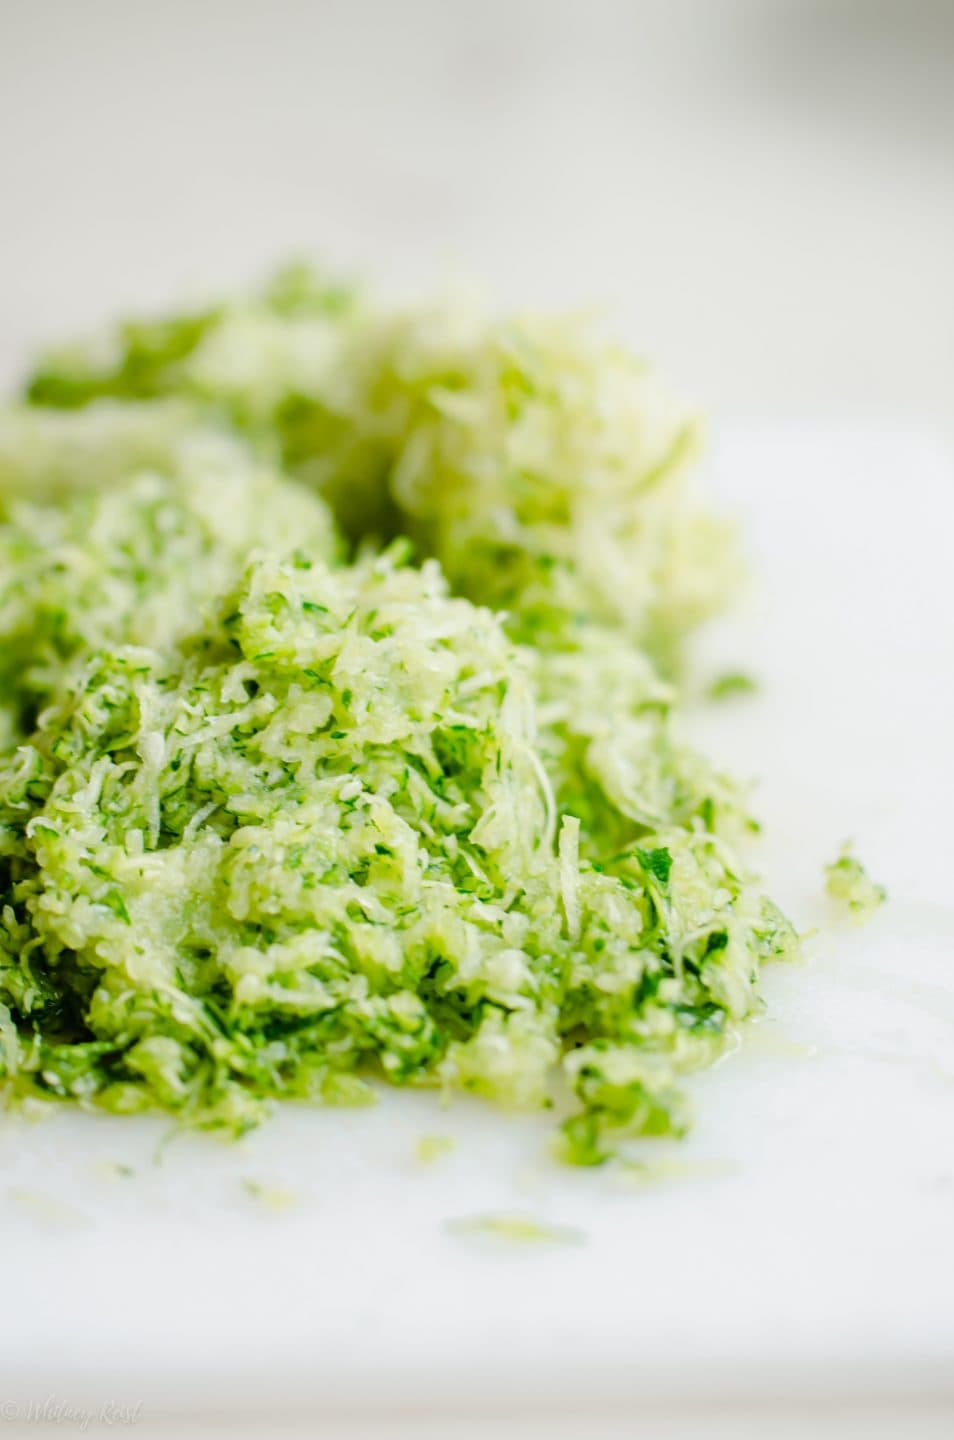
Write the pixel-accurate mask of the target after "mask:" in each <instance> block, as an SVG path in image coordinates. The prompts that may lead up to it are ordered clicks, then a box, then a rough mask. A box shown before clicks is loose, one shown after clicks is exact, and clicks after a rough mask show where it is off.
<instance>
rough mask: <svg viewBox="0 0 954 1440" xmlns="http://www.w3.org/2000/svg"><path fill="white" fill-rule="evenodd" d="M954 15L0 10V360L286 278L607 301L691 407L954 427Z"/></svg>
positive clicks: (787, 3) (777, 8) (603, 2)
mask: <svg viewBox="0 0 954 1440" xmlns="http://www.w3.org/2000/svg"><path fill="white" fill-rule="evenodd" d="M952 155H954V5H952V4H950V3H947V0H893V3H892V0H638V3H629V4H626V3H615V0H586V3H581V0H577V3H567V0H458V3H452V0H406V3H399V0H398V3H387V0H324V3H322V0H312V3H307V0H271V3H253V0H231V3H229V0H164V3H163V4H161V5H153V4H146V3H135V0H0V206H2V225H0V256H2V264H0V314H2V317H3V326H2V337H0V364H2V366H3V370H4V373H5V375H6V376H8V377H9V376H11V375H13V374H15V373H16V372H17V370H18V369H20V368H22V366H23V364H24V360H25V357H26V355H27V353H28V352H29V351H30V350H32V349H33V348H34V347H35V345H36V344H37V342H39V341H41V340H43V339H44V338H46V337H49V336H61V335H62V334H63V333H64V332H69V331H71V330H73V329H75V328H76V327H77V326H79V327H85V326H89V325H91V324H93V323H95V322H96V321H97V320H98V319H100V318H101V317H102V315H103V313H104V312H112V311H114V310H116V309H118V308H122V307H136V306H140V305H143V304H145V305H152V304H159V303H163V302H165V301H167V300H169V299H171V298H174V297H176V296H177V295H180V294H181V292H182V290H183V287H185V288H186V289H187V290H191V291H205V290H207V289H209V288H212V287H215V286H217V285H219V284H221V283H232V282H233V281H239V280H243V279H245V278H248V277H249V276H253V275H255V274H256V273H257V272H259V271H260V270H261V269H262V268H264V267H267V266H268V265H269V264H270V263H271V262H272V261H274V260H275V258H276V257H281V256H283V255H285V254H286V253H287V252H289V251H305V252H313V253H317V254H320V255H322V256H325V257H327V258H328V260H330V261H331V262H332V263H333V264H336V265H341V266H342V267H343V268H345V269H350V270H357V271H358V272H359V273H361V272H365V271H367V272H369V273H370V274H371V275H372V276H373V277H374V278H375V279H377V280H379V281H380V283H381V284H382V285H383V286H385V287H394V286H396V287H402V288H403V287H408V286H413V287H419V286H426V285H430V284H433V280H434V274H435V271H437V272H446V271H451V272H453V273H456V272H463V273H464V274H465V275H466V276H468V277H475V278H476V279H477V280H478V281H479V282H481V283H482V284H484V285H486V288H487V289H488V291H489V293H490V294H491V295H492V296H494V297H496V298H498V299H501V300H503V301H508V300H512V299H516V300H518V301H520V302H522V303H533V302H546V303H555V304H566V303H571V304H572V303H577V302H580V301H584V302H589V301H596V302H598V303H606V304H607V305H608V306H609V307H610V308H611V310H612V311H613V312H614V314H615V315H616V317H617V320H618V324H619V326H620V327H621V328H622V329H623V331H624V332H625V334H626V336H627V338H628V339H630V340H631V341H632V342H633V343H634V344H636V345H637V346H638V347H639V348H640V349H642V350H644V351H645V352H647V353H649V354H651V355H652V356H653V357H655V358H656V359H657V360H658V361H659V363H660V364H661V366H662V367H663V368H664V369H665V370H666V371H667V372H668V373H669V374H670V375H672V376H673V377H674V378H675V380H676V381H677V382H678V383H679V384H680V385H681V386H682V387H683V388H684V389H686V390H688V392H689V393H690V394H691V395H692V396H693V397H694V398H695V399H696V400H697V401H698V402H699V403H700V404H702V405H703V406H704V407H706V408H708V409H713V410H715V411H716V412H717V413H723V414H728V415H732V416H738V415H753V414H756V415H766V414H768V415H785V416H806V415H811V416H819V415H827V416H831V415H834V416H839V417H848V418H865V417H872V416H879V417H883V416H885V415H887V416H890V417H893V418H898V419H905V420H910V419H914V420H919V419H922V418H925V417H929V418H930V417H933V418H938V419H941V418H945V417H946V416H947V415H948V412H949V407H950V397H951V393H952V381H954V285H952V283H951V268H952V266H951V257H952V256H954V165H952Z"/></svg>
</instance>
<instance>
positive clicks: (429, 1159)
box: [414, 1135, 457, 1165]
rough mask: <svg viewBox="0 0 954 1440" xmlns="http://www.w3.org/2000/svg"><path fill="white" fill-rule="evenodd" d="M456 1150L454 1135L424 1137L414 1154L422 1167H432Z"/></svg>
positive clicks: (416, 1146) (418, 1143)
mask: <svg viewBox="0 0 954 1440" xmlns="http://www.w3.org/2000/svg"><path fill="white" fill-rule="evenodd" d="M456 1148H457V1141H456V1140H455V1139H454V1137H453V1135H422V1136H421V1138H420V1139H419V1140H418V1142H417V1144H416V1145H415V1147H414V1154H415V1156H416V1157H417V1159H418V1160H420V1162H421V1164H422V1165H432V1164H433V1163H434V1161H435V1160H440V1159H441V1158H442V1157H443V1156H444V1155H449V1154H450V1153H451V1151H452V1150H455V1149H456Z"/></svg>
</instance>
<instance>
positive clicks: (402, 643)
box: [0, 268, 796, 1165]
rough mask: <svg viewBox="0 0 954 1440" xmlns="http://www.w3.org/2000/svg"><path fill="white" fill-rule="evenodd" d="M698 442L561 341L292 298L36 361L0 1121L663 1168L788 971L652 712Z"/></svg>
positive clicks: (5, 543) (5, 533) (547, 325)
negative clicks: (359, 1141) (363, 1121)
mask: <svg viewBox="0 0 954 1440" xmlns="http://www.w3.org/2000/svg"><path fill="white" fill-rule="evenodd" d="M695 430H696V427H695V423H694V421H693V419H692V418H691V417H690V416H687V415H686V414H685V413H684V412H683V411H682V409H681V408H680V407H679V406H678V405H676V404H674V402H673V401H672V400H671V399H670V398H669V397H668V396H667V395H666V393H665V392H664V391H663V390H662V389H661V388H660V387H659V385H658V384H657V382H656V381H655V380H654V379H653V377H652V376H651V374H650V373H649V372H648V371H647V369H646V367H645V366H644V365H643V364H642V363H640V362H638V361H636V360H634V359H632V358H631V357H630V356H628V355H627V354H626V353H625V352H623V351H621V350H620V349H619V348H618V347H617V346H615V345H612V344H610V343H608V342H607V341H606V340H605V339H603V338H602V337H601V336H600V335H598V334H596V333H594V331H593V330H592V329H590V328H588V327H587V326H586V325H582V324H581V323H580V322H577V321H569V320H552V319H543V320H515V319H508V320H502V321H494V322H490V321H487V320H486V319H484V318H482V317H480V316H475V315H473V314H470V313H461V312H460V311H459V310H457V309H455V308H453V307H448V306H446V305H445V306H441V305H429V306H422V307H418V308H414V309H411V310H407V311H394V310H390V309H388V308H386V307H381V306H378V305H375V304H374V303H372V302H371V301H370V300H368V299H367V298H366V297H364V296H363V295H360V294H357V293H352V292H351V291H349V290H348V289H347V288H346V287H342V286H341V285H340V284H338V283H337V282H334V281H331V282H329V281H328V280H327V279H326V278H324V277H322V276H321V275H315V274H312V273H311V272H309V271H307V270H303V269H301V268H294V269H291V270H287V271H285V272H283V273H282V274H281V275H280V276H279V277H278V278H277V279H276V280H275V281H273V282H272V283H271V284H270V285H269V286H268V287H267V288H266V289H265V290H264V291H263V292H262V293H260V294H258V295H254V296H252V297H251V298H248V299H241V300H237V301H227V302H222V303H217V304H215V305H212V306H210V307H208V308H207V309H205V310H203V311H201V312H196V313H194V314H189V315H184V316H173V317H170V318H163V319H160V320H151V321H135V322H130V323H128V324H126V325H124V326H123V327H121V329H120V331H119V333H118V334H117V335H116V336H114V337H113V338H112V340H111V342H110V343H109V344H108V345H105V346H104V345H103V344H96V345H94V346H92V347H88V348H83V347H76V346H74V347H71V348H69V349H67V350H63V351H61V352H59V353H58V354H56V355H53V356H51V357H50V358H48V359H47V360H46V361H45V362H44V363H43V364H42V366H41V367H40V368H39V369H38V371H37V373H36V374H35V375H34V377H33V379H32V380H31V381H30V383H29V385H28V388H27V395H26V398H25V400H24V401H23V402H21V403H13V404H11V405H10V406H9V407H8V408H7V410H6V411H5V412H0V682H2V684H0V697H2V698H0V1077H3V1078H4V1080H5V1086H6V1089H7V1091H8V1093H9V1094H11V1095H13V1096H15V1097H19V1098H20V1099H21V1100H22V1099H24V1098H26V1097H29V1096H30V1095H42V1096H44V1097H47V1098H50V1099H56V1100H60V1101H73V1102H80V1103H82V1104H84V1105H96V1106H100V1107H103V1108H105V1109H107V1110H110V1111H113V1112H117V1113H123V1114H128V1113H134V1112H137V1111H140V1110H143V1109H147V1108H160V1109H164V1110H167V1111H170V1112H172V1114H173V1115H174V1116H175V1117H176V1118H177V1120H178V1121H179V1122H180V1123H181V1124H183V1125H196V1126H213V1125H214V1126H224V1127H228V1128H229V1129H231V1130H232V1131H233V1132H234V1133H236V1134H241V1133H243V1131H244V1130H246V1129H248V1128H249V1127H250V1126H252V1125H254V1124H256V1123H257V1122H258V1121H259V1120H260V1119H261V1118H262V1117H263V1115H264V1114H265V1113H266V1112H267V1109H268V1106H269V1104H270V1102H271V1101H273V1100H276V1099H281V1098H286V1097H294V1098H299V1099H312V1100H323V1101H331V1102H336V1103H345V1104H353V1103H363V1102H365V1101H367V1100H368V1099H370V1098H373V1096H374V1093H375V1082H376V1081H380V1080H385V1081H388V1082H390V1083H392V1084H395V1085H412V1086H427V1087H436V1088H439V1089H442V1090H451V1089H454V1088H458V1089H463V1090H468V1091H472V1092H476V1093H478V1094H480V1095H482V1096H485V1097H486V1098H487V1099H489V1100H492V1101H496V1102H498V1103H501V1104H508V1105H511V1106H522V1107H541V1106H550V1105H552V1104H554V1102H555V1100H557V1099H561V1100H562V1098H563V1097H564V1095H565V1092H566V1090H567V1089H569V1091H570V1092H571V1094H572V1095H573V1096H574V1097H575V1100H574V1104H575V1109H574V1110H573V1113H571V1114H570V1117H569V1119H568V1120H567V1121H566V1122H565V1123H564V1125H563V1127H562V1131H561V1137H562V1138H561V1142H560V1147H561V1151H562V1153H563V1155H564V1156H565V1158H566V1159H568V1160H570V1161H573V1162H575V1163H579V1164H587V1165H589V1164H599V1163H602V1162H603V1161H604V1160H606V1159H608V1158H609V1157H610V1156H612V1155H613V1154H614V1153H616V1151H617V1150H618V1149H619V1147H620V1146H621V1145H622V1144H624V1143H625V1142H626V1141H627V1139H629V1138H631V1137H634V1136H639V1135H677V1134H680V1133H682V1131H683V1130H684V1129H685V1126H686V1124H687V1120H688V1113H687V1107H686V1102H685V1097H684V1093H683V1091H682V1089H681V1087H680V1083H679V1077H680V1076H681V1075H682V1074H683V1073H685V1072H687V1071H690V1070H693V1069H696V1068H698V1067H699V1066H702V1065H705V1064H707V1063H708V1062H710V1061H711V1060H713V1059H714V1058H716V1057H717V1056H718V1055H719V1054H720V1053H722V1052H723V1050H724V1049H725V1047H726V1045H727V1044H728V1043H731V1041H732V1037H733V1035H734V1030H735V1026H736V1025H737V1023H738V1022H739V1021H741V1020H743V1019H744V1018H745V1017H746V1016H747V1015H749V1014H750V1013H751V1012H753V1010H755V1009H757V1008H758V1005H759V1001H758V980H759V971H760V968H761V966H762V964H763V963H764V962H767V961H769V960H772V959H774V958H776V957H784V956H787V955H790V954H792V953H793V952H794V950H795V947H796V939H795V935H794V932H793V930H792V927H791V925H790V924H789V923H788V921H787V920H786V919H785V918H784V917H783V916H782V915H781V913H780V912H779V911H778V909H777V908H776V906H775V905H774V904H773V903H772V902H771V900H769V899H768V898H767V897H766V896H765V895H764V894H763V893H762V892H761V890H760V888H759V886H758V884H757V883H756V882H755V881H754V880H753V878H752V877H751V875H750V874H749V873H748V872H747V870H746V868H745V867H744V866H743V865H742V864H741V863H740V861H739V860H738V858H737V857H736V854H735V851H734V848H733V847H734V844H735V841H736V840H737V839H738V838H740V837H742V836H744V835H745V834H747V833H748V831H749V830H751V828H752V822H751V820H750V819H749V817H748V816H747V814H746V813H745V810H744V807H743V805H742V803H741V802H740V799H739V795H738V792H737V791H736V789H735V787H734V786H733V784H732V783H731V782H730V781H729V780H728V779H726V777H724V776H723V775H721V774H719V773H718V772H717V771H715V770H713V768H712V767H711V766H710V765H709V764H708V763H707V762H706V761H705V760H704V759H703V758H702V757H700V756H699V755H697V754H695V753H694V752H693V751H691V750H690V749H689V748H688V747H687V746H686V745H685V744H684V742H683V741H682V739H681V738H680V733H679V725H678V716H677V715H676V714H675V713H674V704H675V690H674V688H673V685H672V684H671V681H670V678H669V677H671V676H672V675H674V674H677V673H678V671H679V668H680V664H681V659H682V654H683V648H684V641H685V638H686V636H687V634H688V632H689V631H690V630H691V629H692V627H693V626H694V625H695V624H696V623H697V622H698V621H699V620H701V619H703V618H704V617H705V616H707V615H708V614H710V613H711V612H712V611H713V610H714V609H717V608H718V607H719V605H720V604H721V603H722V601H723V599H724V598H725V596H726V594H727V593H728V592H729V590H730V588H731V581H732V577H733V574H734V572H735V569H736V564H735V554H734V547H733V543H732V537H731V531H730V530H729V529H728V528H727V527H726V526H725V524H724V523H723V522H722V521H721V520H719V519H717V518H714V517H713V516H711V515H710V514H708V513H707V512H706V510H705V509H704V507H703V508H700V506H699V505H698V504H697V503H696V501H695V499H694V497H693V493H692V490H691V487H690V484H689V479H688V474H687V460H688V459H689V458H690V456H691V453H692V451H693V449H694V444H695V440H694V437H695Z"/></svg>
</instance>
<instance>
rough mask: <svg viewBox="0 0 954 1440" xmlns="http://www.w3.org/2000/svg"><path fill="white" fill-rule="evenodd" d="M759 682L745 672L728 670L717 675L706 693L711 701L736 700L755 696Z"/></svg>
mask: <svg viewBox="0 0 954 1440" xmlns="http://www.w3.org/2000/svg"><path fill="white" fill-rule="evenodd" d="M758 688H759V686H758V681H757V680H756V679H755V678H754V676H752V675H746V674H745V672H744V671H743V670H726V671H725V673H724V674H722V675H717V676H716V677H715V679H714V680H713V681H712V683H711V684H710V686H709V688H708V690H707V691H706V697H707V698H708V699H709V700H736V699H738V698H739V697H740V696H742V695H754V694H755V692H756V691H757V690H758Z"/></svg>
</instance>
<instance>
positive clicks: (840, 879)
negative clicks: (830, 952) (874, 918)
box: [825, 845, 888, 920]
mask: <svg viewBox="0 0 954 1440" xmlns="http://www.w3.org/2000/svg"><path fill="white" fill-rule="evenodd" d="M825 890H826V892H827V894H828V896H829V898H830V899H831V900H833V901H834V902H835V903H836V905H838V906H839V907H840V908H841V909H842V910H844V911H847V913H848V914H850V915H852V916H853V917H854V918H855V919H856V920H866V919H867V918H868V917H869V916H871V915H873V914H874V912H875V910H877V909H878V907H879V906H880V905H883V904H884V902H885V900H886V899H887V898H888V892H887V890H885V888H884V886H883V885H878V884H876V883H875V881H874V880H872V879H871V877H870V875H869V874H868V872H867V871H866V870H865V868H864V866H863V865H862V863H861V861H860V860H858V859H857V858H856V856H855V855H853V854H852V852H851V848H850V846H848V845H845V846H844V848H843V849H842V852H841V854H840V855H839V856H838V859H837V860H833V861H832V862H831V864H829V865H826V866H825Z"/></svg>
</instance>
